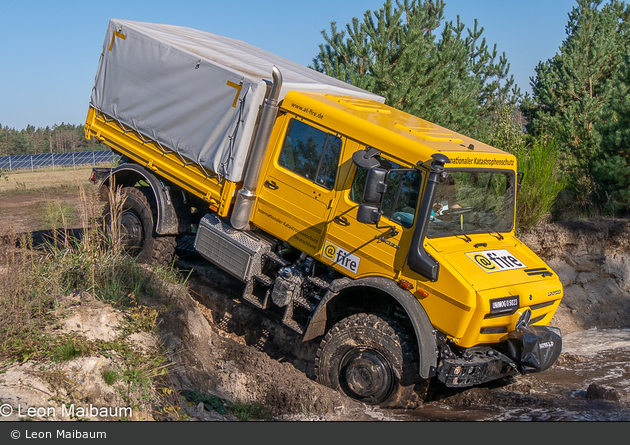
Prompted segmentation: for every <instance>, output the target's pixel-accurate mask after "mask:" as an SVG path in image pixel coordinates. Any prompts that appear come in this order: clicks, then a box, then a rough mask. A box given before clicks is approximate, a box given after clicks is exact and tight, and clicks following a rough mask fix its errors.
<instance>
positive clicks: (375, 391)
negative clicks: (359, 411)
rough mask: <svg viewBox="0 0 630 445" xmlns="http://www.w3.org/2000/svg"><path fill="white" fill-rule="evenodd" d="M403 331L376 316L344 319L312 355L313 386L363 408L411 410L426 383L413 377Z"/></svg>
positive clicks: (414, 356)
mask: <svg viewBox="0 0 630 445" xmlns="http://www.w3.org/2000/svg"><path fill="white" fill-rule="evenodd" d="M407 331H408V329H405V328H404V327H403V326H402V325H401V324H398V323H396V322H394V321H393V320H389V319H387V318H385V317H381V316H379V315H375V314H366V313H360V314H354V315H351V316H349V317H347V318H344V319H343V320H341V321H340V322H339V323H337V324H336V325H335V326H333V327H332V328H331V329H330V331H328V333H327V334H326V335H325V337H324V339H323V340H322V342H321V344H320V346H319V349H318V350H317V356H316V358H315V375H316V377H317V381H318V382H319V383H320V384H322V385H325V386H328V387H330V388H333V389H335V390H337V391H340V392H343V393H344V394H346V395H347V396H349V397H351V398H353V399H355V400H357V401H360V402H363V403H366V404H368V405H379V406H381V407H383V408H416V407H417V406H418V405H419V404H420V403H422V400H423V399H424V397H425V396H426V392H427V390H428V381H427V380H424V379H421V378H420V376H419V374H418V366H417V365H418V361H417V354H415V353H414V351H415V349H414V347H413V346H414V343H412V342H411V340H410V338H409V337H408V333H407Z"/></svg>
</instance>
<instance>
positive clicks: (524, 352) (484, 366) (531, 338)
mask: <svg viewBox="0 0 630 445" xmlns="http://www.w3.org/2000/svg"><path fill="white" fill-rule="evenodd" d="M502 346H503V349H504V351H503V352H500V351H498V350H497V349H494V348H491V347H489V346H476V347H473V348H468V349H466V350H464V351H462V353H461V354H459V355H455V354H449V356H448V357H444V358H443V359H442V360H441V361H440V365H439V366H438V372H437V377H438V380H440V381H441V382H442V383H444V384H445V385H446V386H448V387H468V386H475V385H480V384H482V383H486V382H489V381H492V380H496V379H499V378H501V377H505V376H508V375H512V374H516V373H521V374H530V373H534V372H541V371H544V370H546V369H548V368H549V367H550V366H551V365H553V363H554V362H555V361H556V360H557V358H558V357H559V356H560V352H561V351H562V335H561V333H560V329H558V328H551V327H547V326H527V327H521V328H519V329H517V330H515V331H513V332H511V333H510V334H509V335H508V339H507V342H506V344H502Z"/></svg>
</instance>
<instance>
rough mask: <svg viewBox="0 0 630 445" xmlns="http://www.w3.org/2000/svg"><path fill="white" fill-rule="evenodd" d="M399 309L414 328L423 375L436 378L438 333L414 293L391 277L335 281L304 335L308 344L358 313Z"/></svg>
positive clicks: (420, 369)
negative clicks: (436, 333) (336, 324)
mask: <svg viewBox="0 0 630 445" xmlns="http://www.w3.org/2000/svg"><path fill="white" fill-rule="evenodd" d="M397 309H399V312H400V311H402V312H403V315H404V316H406V318H407V321H408V322H409V324H410V325H411V326H412V327H413V330H414V333H415V338H416V347H417V348H418V351H417V352H418V356H419V359H420V366H419V372H420V376H421V377H422V378H425V379H427V378H429V377H432V376H434V375H436V367H437V356H438V352H437V344H436V336H435V330H434V329H433V326H432V325H431V322H430V320H429V317H428V315H427V313H426V311H425V310H424V308H423V307H422V305H421V304H420V302H419V301H418V300H417V299H416V298H415V297H414V296H413V294H411V293H410V292H409V291H406V290H404V289H402V288H400V287H399V286H398V285H397V284H396V283H395V282H394V281H392V280H390V279H388V278H383V277H367V278H361V279H358V280H352V279H350V278H341V279H339V280H335V281H334V282H333V283H332V285H331V286H330V288H329V290H328V291H327V293H326V294H325V295H324V297H323V298H322V300H321V302H320V303H319V305H318V307H317V308H316V309H315V311H314V312H313V315H312V317H311V319H310V322H309V324H308V326H307V328H306V331H305V333H304V341H308V340H312V339H314V338H316V337H319V336H321V335H324V334H325V333H326V332H328V330H329V329H330V328H331V327H332V326H333V325H334V324H335V323H337V322H338V321H340V320H341V319H343V318H345V317H347V316H350V315H353V314H355V313H359V312H366V311H368V312H369V311H372V312H375V313H379V312H383V311H384V310H386V311H389V312H392V313H394V312H395V311H396V310H397ZM397 315H398V314H397Z"/></svg>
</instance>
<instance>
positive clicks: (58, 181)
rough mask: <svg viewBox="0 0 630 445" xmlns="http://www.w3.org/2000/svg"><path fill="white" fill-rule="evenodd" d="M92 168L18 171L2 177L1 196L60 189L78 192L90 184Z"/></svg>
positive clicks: (7, 173) (4, 174)
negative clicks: (78, 189)
mask: <svg viewBox="0 0 630 445" xmlns="http://www.w3.org/2000/svg"><path fill="white" fill-rule="evenodd" d="M91 172H92V166H86V167H77V168H76V169H72V168H55V169H54V170H53V169H47V170H36V171H34V172H31V171H29V170H18V171H12V172H6V171H5V172H3V173H2V176H0V194H2V195H6V194H11V193H28V192H37V191H44V190H51V189H58V188H65V189H73V190H77V188H78V186H81V185H83V186H87V185H89V184H90V175H91Z"/></svg>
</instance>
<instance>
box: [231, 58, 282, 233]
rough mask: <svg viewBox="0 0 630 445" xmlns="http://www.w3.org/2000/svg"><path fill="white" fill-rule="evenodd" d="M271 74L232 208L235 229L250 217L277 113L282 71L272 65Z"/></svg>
mask: <svg viewBox="0 0 630 445" xmlns="http://www.w3.org/2000/svg"><path fill="white" fill-rule="evenodd" d="M271 75H272V79H273V81H272V85H271V91H270V93H269V97H268V98H267V101H266V102H265V105H264V106H263V110H262V115H261V117H260V122H259V124H258V130H257V131H256V136H255V138H254V144H253V146H252V151H251V153H250V155H249V159H248V161H247V169H246V170H245V176H244V178H243V188H242V189H240V190H239V191H238V193H237V195H236V202H235V203H234V210H233V211H232V217H231V218H230V223H231V224H232V227H234V228H235V229H237V230H243V229H245V228H246V227H247V226H248V224H249V220H250V219H251V216H252V211H253V210H254V203H255V202H256V185H257V184H258V178H259V177H260V169H261V167H262V162H263V160H264V159H265V153H266V151H267V146H268V145H269V138H270V137H271V131H272V130H273V125H274V123H275V121H276V116H277V115H278V97H279V96H280V88H282V73H280V70H279V69H278V67H276V66H275V65H274V66H273V69H272V73H271Z"/></svg>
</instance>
